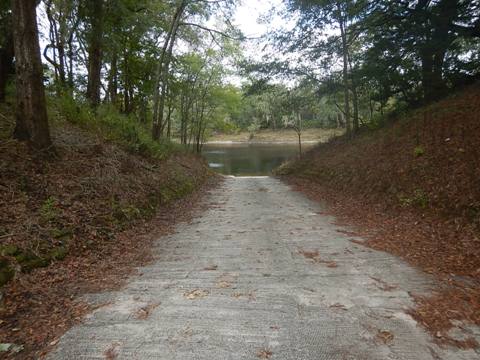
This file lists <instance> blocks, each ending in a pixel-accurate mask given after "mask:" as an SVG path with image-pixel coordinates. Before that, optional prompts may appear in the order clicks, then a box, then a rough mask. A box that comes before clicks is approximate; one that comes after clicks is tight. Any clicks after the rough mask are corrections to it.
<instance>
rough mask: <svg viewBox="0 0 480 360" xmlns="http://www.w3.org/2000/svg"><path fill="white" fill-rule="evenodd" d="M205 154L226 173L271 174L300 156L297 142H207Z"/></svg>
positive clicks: (216, 167) (218, 168)
mask: <svg viewBox="0 0 480 360" xmlns="http://www.w3.org/2000/svg"><path fill="white" fill-rule="evenodd" d="M203 155H204V156H205V158H206V159H207V161H208V164H209V166H210V167H211V168H213V169H215V170H216V171H218V172H219V173H222V174H224V175H234V176H260V175H271V173H272V170H273V169H275V168H276V167H278V166H280V165H281V164H282V163H283V162H285V161H286V160H288V159H290V158H292V157H295V156H298V145H297V144H245V143H242V144H205V146H204V148H203Z"/></svg>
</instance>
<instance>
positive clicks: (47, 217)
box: [39, 196, 58, 222]
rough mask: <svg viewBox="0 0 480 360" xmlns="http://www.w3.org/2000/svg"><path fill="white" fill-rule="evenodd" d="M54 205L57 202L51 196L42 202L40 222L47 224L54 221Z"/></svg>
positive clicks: (55, 214)
mask: <svg viewBox="0 0 480 360" xmlns="http://www.w3.org/2000/svg"><path fill="white" fill-rule="evenodd" d="M56 205H57V200H56V199H55V198H54V197H53V196H50V197H49V198H47V199H46V200H45V201H44V203H43V204H42V206H41V207H40V211H39V213H40V218H41V220H42V221H44V222H49V221H53V220H55V218H56V217H57V216H58V210H57V208H56Z"/></svg>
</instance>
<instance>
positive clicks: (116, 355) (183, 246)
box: [49, 177, 480, 360]
mask: <svg viewBox="0 0 480 360" xmlns="http://www.w3.org/2000/svg"><path fill="white" fill-rule="evenodd" d="M209 202H210V208H209V209H208V210H206V211H205V212H204V213H203V214H202V215H201V216H200V217H198V218H196V219H195V220H194V221H193V222H192V223H191V224H183V225H180V226H179V227H178V228H177V231H176V233H175V234H173V235H170V236H167V237H164V238H160V239H158V241H157V242H156V245H155V248H154V250H153V251H154V254H155V258H156V260H155V261H154V262H153V263H152V264H150V265H148V266H146V267H144V268H141V269H139V274H138V275H135V276H133V277H132V278H131V280H130V281H129V283H128V284H127V285H126V286H125V287H124V288H123V289H122V290H120V291H118V292H113V293H103V294H94V295H91V296H89V297H88V300H89V301H92V302H96V303H108V305H106V306H103V307H101V308H99V309H98V310H96V311H95V312H94V313H92V314H91V315H89V316H88V317H87V318H86V319H85V321H84V323H83V324H81V325H78V326H76V327H74V328H72V329H71V330H70V331H69V332H67V333H66V334H65V335H64V336H63V337H62V339H61V340H60V342H59V344H58V346H57V348H56V349H55V350H54V351H53V352H52V353H51V354H50V356H49V358H50V359H165V360H173V359H179V360H180V359H181V360H185V359H199V360H200V359H202V360H203V359H205V360H216V359H218V360H226V359H284V360H286V359H292V360H294V359H318V360H323V359H324V360H337V359H338V360H345V359H365V360H385V359H392V360H393V359H399V360H400V359H401V360H403V359H405V360H407V359H428V360H430V359H434V360H438V359H459V360H460V359H472V360H473V359H476V360H478V359H479V358H480V354H479V353H476V352H475V351H474V350H460V349H456V348H452V347H445V348H441V347H439V346H437V345H436V344H435V343H434V342H433V341H432V338H431V336H430V335H429V334H427V333H426V332H425V330H424V329H423V328H422V327H420V326H419V325H418V324H417V323H416V322H415V321H414V320H413V319H412V318H411V317H410V316H409V315H407V314H406V312H405V310H406V309H408V308H409V307H412V306H413V303H412V299H411V297H410V295H409V292H414V293H417V294H418V293H423V292H428V291H429V289H431V288H432V287H433V285H434V280H433V279H432V278H429V277H428V276H427V275H425V274H423V273H421V272H420V271H418V270H416V269H414V268H412V267H410V266H409V265H407V264H406V263H404V262H403V261H402V260H400V259H398V258H396V257H394V256H392V255H389V254H387V253H383V252H379V251H374V250H371V249H368V248H366V247H363V246H361V245H358V244H356V243H354V242H352V241H351V240H354V239H355V237H354V236H352V234H351V233H349V232H348V229H345V228H341V227H339V226H337V225H335V219H334V218H333V217H330V216H326V215H324V214H322V208H321V207H320V206H319V205H318V204H315V203H313V202H311V201H309V200H307V199H306V198H305V197H303V196H302V195H301V194H298V193H295V192H293V191H291V190H290V189H289V188H288V186H287V185H285V184H283V183H281V182H280V181H278V180H276V179H274V178H270V177H261V178H255V177H250V178H232V177H230V178H227V179H226V180H225V183H224V184H223V185H222V186H221V187H220V188H218V189H216V190H214V191H213V193H212V194H211V196H210V198H209ZM471 331H472V333H473V334H474V336H476V338H477V340H480V331H479V330H478V329H471ZM475 332H476V335H475Z"/></svg>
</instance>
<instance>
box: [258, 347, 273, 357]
mask: <svg viewBox="0 0 480 360" xmlns="http://www.w3.org/2000/svg"><path fill="white" fill-rule="evenodd" d="M272 355H273V352H271V351H270V350H268V349H261V350H258V351H257V357H258V358H259V359H270V358H271V357H272Z"/></svg>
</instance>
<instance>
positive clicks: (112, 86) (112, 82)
mask: <svg viewBox="0 0 480 360" xmlns="http://www.w3.org/2000/svg"><path fill="white" fill-rule="evenodd" d="M117 92H118V80H117V52H116V51H115V50H114V52H113V54H112V61H111V62H110V74H109V77H108V96H109V98H110V102H111V103H112V104H113V105H115V106H116V105H117Z"/></svg>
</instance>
